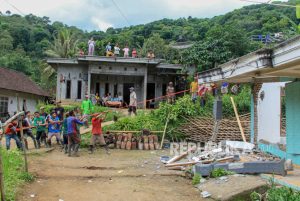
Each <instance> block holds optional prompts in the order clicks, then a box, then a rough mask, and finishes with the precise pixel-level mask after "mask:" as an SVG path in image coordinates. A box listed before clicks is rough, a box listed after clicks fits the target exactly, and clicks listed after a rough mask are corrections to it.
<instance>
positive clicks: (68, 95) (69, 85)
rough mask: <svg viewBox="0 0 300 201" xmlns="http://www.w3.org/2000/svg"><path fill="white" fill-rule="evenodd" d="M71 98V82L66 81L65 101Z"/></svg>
mask: <svg viewBox="0 0 300 201" xmlns="http://www.w3.org/2000/svg"><path fill="white" fill-rule="evenodd" d="M70 98H71V80H67V90H66V99H70Z"/></svg>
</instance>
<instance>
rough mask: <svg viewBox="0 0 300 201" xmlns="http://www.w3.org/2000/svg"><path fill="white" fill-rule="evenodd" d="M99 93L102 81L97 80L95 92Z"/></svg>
mask: <svg viewBox="0 0 300 201" xmlns="http://www.w3.org/2000/svg"><path fill="white" fill-rule="evenodd" d="M96 93H98V95H99V96H100V83H99V82H96V92H95V94H96Z"/></svg>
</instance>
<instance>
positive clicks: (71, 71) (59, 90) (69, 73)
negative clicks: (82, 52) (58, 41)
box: [56, 64, 88, 101]
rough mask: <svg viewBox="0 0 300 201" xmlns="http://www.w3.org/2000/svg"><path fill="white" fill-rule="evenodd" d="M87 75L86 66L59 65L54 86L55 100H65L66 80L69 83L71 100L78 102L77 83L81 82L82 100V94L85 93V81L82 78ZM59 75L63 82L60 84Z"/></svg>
mask: <svg viewBox="0 0 300 201" xmlns="http://www.w3.org/2000/svg"><path fill="white" fill-rule="evenodd" d="M87 73H88V68H87V67H86V66H80V65H76V64H74V65H65V66H64V65H61V66H59V67H58V68H57V85H56V100H65V99H66V87H67V80H70V81H71V100H73V101H80V100H78V99H77V84H78V81H79V80H81V81H82V90H81V97H82V98H84V94H85V93H86V92H87V91H86V90H87V84H88V83H87V81H84V77H85V76H86V75H87ZM61 75H62V76H63V77H64V79H65V82H60V77H61Z"/></svg>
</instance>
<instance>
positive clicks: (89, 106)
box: [81, 95, 94, 127]
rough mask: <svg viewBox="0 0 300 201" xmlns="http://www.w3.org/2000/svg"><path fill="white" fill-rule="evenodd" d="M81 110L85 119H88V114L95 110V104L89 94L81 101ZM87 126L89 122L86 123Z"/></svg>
mask: <svg viewBox="0 0 300 201" xmlns="http://www.w3.org/2000/svg"><path fill="white" fill-rule="evenodd" d="M81 110H82V114H83V117H84V119H87V118H88V116H89V115H90V114H92V113H93V112H94V105H93V103H92V101H91V100H90V99H89V95H85V100H84V101H82V103H81ZM86 127H88V124H86Z"/></svg>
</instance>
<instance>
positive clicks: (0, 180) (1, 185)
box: [0, 150, 6, 201]
mask: <svg viewBox="0 0 300 201" xmlns="http://www.w3.org/2000/svg"><path fill="white" fill-rule="evenodd" d="M0 188H1V201H5V200H6V198H5V191H4V176H3V162H2V150H1V153H0Z"/></svg>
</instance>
